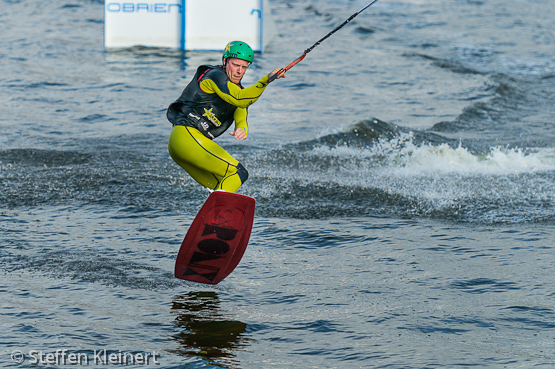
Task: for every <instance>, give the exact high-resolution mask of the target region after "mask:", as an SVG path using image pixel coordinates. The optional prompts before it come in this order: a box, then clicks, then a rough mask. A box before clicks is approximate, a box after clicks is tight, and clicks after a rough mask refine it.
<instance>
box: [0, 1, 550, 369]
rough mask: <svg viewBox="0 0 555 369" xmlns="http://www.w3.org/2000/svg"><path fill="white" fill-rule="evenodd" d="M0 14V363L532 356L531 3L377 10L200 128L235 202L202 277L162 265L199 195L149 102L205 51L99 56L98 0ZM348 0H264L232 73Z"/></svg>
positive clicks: (538, 228) (543, 73)
mask: <svg viewBox="0 0 555 369" xmlns="http://www.w3.org/2000/svg"><path fill="white" fill-rule="evenodd" d="M2 5H3V10H4V11H3V13H2V14H0V31H1V34H2V38H1V39H0V43H1V48H0V56H1V58H0V63H1V64H0V65H1V66H2V70H3V72H4V73H3V74H2V76H1V77H0V86H1V88H0V96H1V101H2V104H1V105H0V126H1V128H2V134H1V135H0V189H1V190H0V191H1V192H0V258H1V261H2V263H1V272H0V273H1V275H2V278H1V280H0V291H1V294H2V300H1V310H0V325H1V327H2V330H1V332H0V342H2V343H3V344H2V346H0V364H1V366H2V367H20V368H35V367H39V366H40V365H37V363H35V362H34V361H33V360H36V359H37V358H42V359H43V362H42V364H43V365H42V366H41V367H68V366H73V367H75V366H76V365H72V364H71V363H70V362H69V354H74V355H81V357H82V358H87V359H88V360H89V362H88V363H81V364H88V365H81V367H87V366H96V367H99V366H100V367H102V366H106V367H110V366H116V365H117V363H116V364H113V363H112V364H109V363H106V362H105V361H104V362H102V359H103V357H102V356H98V355H100V354H101V353H102V352H103V351H102V350H106V351H105V353H106V355H107V356H106V357H109V355H110V354H112V355H114V358H115V360H116V361H117V360H122V359H121V358H122V357H124V356H125V354H127V355H128V356H127V357H128V358H129V357H132V358H133V359H134V360H137V358H138V357H144V356H145V355H146V354H147V353H148V354H150V355H152V354H153V353H154V354H155V356H154V357H153V356H150V358H149V360H148V363H147V364H146V365H144V364H142V363H141V362H138V361H135V362H134V364H133V365H129V366H130V367H160V368H245V369H246V368H363V367H364V368H366V367H369V368H386V367H387V368H433V367H439V368H457V367H469V366H475V367H480V368H481V367H487V368H530V367H546V368H551V367H553V366H554V364H553V363H554V362H555V347H554V342H555V341H554V339H555V335H554V334H555V324H554V323H553V322H554V321H555V320H554V318H555V298H554V297H555V296H554V293H553V291H552V288H551V287H552V286H553V282H554V281H553V279H554V276H555V274H554V273H553V271H552V269H553V268H552V265H553V263H554V261H555V260H554V259H555V257H554V252H553V239H555V223H554V219H555V190H554V188H555V186H554V183H555V145H554V144H553V142H555V140H554V139H555V134H554V132H555V131H554V129H553V123H554V121H553V116H555V110H554V107H553V106H554V105H553V103H552V101H553V98H554V97H555V87H554V86H555V85H554V84H553V81H554V80H555V64H554V62H553V57H552V56H553V45H554V44H555V33H554V31H553V27H552V25H553V21H552V20H553V19H554V16H555V14H554V10H555V9H554V8H555V6H554V4H553V3H552V2H549V1H547V0H520V1H517V0H514V1H501V0H493V1H477V0H467V1H454V0H449V1H420V0H399V1H387V0H380V2H378V3H376V4H375V5H374V6H372V7H371V8H369V9H368V10H367V11H365V12H364V13H362V14H361V15H360V16H359V17H357V18H356V19H355V20H354V21H353V22H351V23H350V24H349V25H348V26H346V27H345V28H344V29H342V30H341V31H340V32H338V33H336V34H335V35H334V36H333V37H332V38H330V39H328V40H326V41H325V42H324V43H323V44H322V45H320V46H319V47H317V48H316V49H314V51H313V52H311V53H310V54H309V55H308V56H307V58H306V59H305V60H304V61H303V62H302V63H300V64H298V65H297V66H296V67H295V68H293V69H292V70H291V71H290V72H289V73H288V75H287V78H286V79H285V80H279V81H276V82H275V83H274V84H272V85H271V86H270V87H269V88H268V89H267V91H266V92H265V93H264V95H263V96H262V98H261V99H260V101H259V102H257V103H256V104H255V105H253V106H252V107H251V108H250V109H249V112H250V122H251V131H250V135H249V139H248V140H247V141H245V142H240V143H238V142H236V141H234V140H232V139H231V138H230V137H223V136H222V137H221V138H219V139H218V141H219V143H220V144H221V145H222V146H224V147H225V148H226V149H228V150H229V151H230V152H231V153H232V154H233V155H234V156H235V157H237V158H238V159H239V160H240V161H241V162H242V163H243V164H244V165H245V166H246V167H247V168H248V170H249V172H250V178H249V181H248V182H247V183H246V184H245V185H244V186H243V187H242V188H241V191H240V192H241V193H243V194H246V195H249V196H253V197H254V198H255V199H256V201H257V210H256V216H255V224H254V228H253V233H252V236H251V241H250V244H249V247H248V249H247V251H246V253H245V255H244V257H243V260H242V261H241V263H240V264H239V266H238V267H237V269H236V270H235V271H234V272H233V273H232V274H231V275H230V276H229V277H228V278H227V279H226V280H225V281H223V282H222V283H220V284H219V285H217V286H206V285H199V284H194V283H188V282H184V281H181V280H177V279H175V278H174V277H173V266H174V262H175V257H176V254H177V251H178V248H179V245H180V243H181V240H182V238H183V236H184V235H185V233H186V231H187V228H188V226H189V224H190V223H191V221H192V219H193V217H194V216H195V215H196V212H197V211H198V209H199V208H200V206H201V205H202V203H203V202H204V200H205V199H206V197H207V195H208V193H207V191H206V190H204V189H202V188H199V186H198V185H197V184H196V183H195V182H194V181H193V180H192V179H190V178H189V177H188V176H187V175H186V174H185V173H184V172H183V171H182V170H181V169H180V168H179V167H178V166H177V165H176V164H175V163H173V161H172V160H171V159H170V158H169V155H168V154H167V148H166V145H167V137H168V134H169V130H170V125H169V123H168V122H167V121H166V120H165V109H166V107H167V105H168V104H169V103H170V102H171V101H173V100H174V99H175V98H176V97H177V96H178V95H179V93H180V92H181V90H182V89H183V87H184V86H185V85H186V84H187V83H188V81H189V79H190V78H191V76H192V75H193V74H194V71H195V69H196V66H197V65H198V64H200V63H215V62H217V61H218V58H219V57H220V54H219V53H200V52H188V53H185V54H183V53H181V52H179V51H174V50H163V49H147V48H141V47H137V48H132V49H126V50H111V51H105V50H104V48H103V44H102V39H103V2H101V1H92V0H90V1H85V0H78V1H73V2H68V1H66V0H54V1H52V2H48V3H32V2H26V1H16V0H12V1H7V0H4V1H3V2H2ZM364 5H365V4H363V3H360V2H353V1H347V0H342V1H339V2H328V1H326V2H322V1H320V2H316V1H308V0H302V1H287V2H284V1H272V7H273V11H274V17H275V20H276V23H277V24H278V28H279V31H280V37H279V38H278V39H276V40H275V41H274V42H273V43H272V44H271V47H270V49H269V50H268V52H267V53H265V54H264V55H259V56H257V61H256V63H255V64H254V65H253V66H252V67H251V68H250V70H249V71H248V72H247V76H246V77H245V79H246V80H247V81H246V84H249V83H252V82H254V81H256V80H257V79H258V78H259V77H260V76H261V75H262V74H264V73H267V72H268V71H270V70H272V69H273V68H275V67H277V66H282V65H286V64H288V63H289V62H290V61H291V60H293V59H295V58H296V57H297V56H299V55H300V53H302V50H304V49H306V48H307V47H308V46H310V45H311V44H312V43H314V42H315V41H316V40H317V39H319V38H320V37H322V36H323V35H324V34H326V33H327V32H328V31H329V30H331V29H333V27H335V26H337V25H339V24H340V23H341V22H342V21H343V20H344V19H346V18H347V17H348V16H349V15H350V14H352V13H353V12H354V11H356V10H358V9H360V8H361V7H362V6H364ZM226 136H227V135H226ZM62 350H65V355H66V356H64V357H65V359H66V361H65V365H60V364H64V362H61V361H60V360H61V359H60V358H61V357H62ZM18 352H21V354H23V355H25V362H24V363H23V364H19V365H18V364H16V363H15V361H17V359H18V358H20V356H18ZM14 353H15V354H14ZM40 353H42V354H43V356H40ZM57 353H58V354H57ZM56 354H57V355H58V356H57V359H56ZM12 355H14V356H13V358H12ZM48 355H51V356H50V358H54V359H53V360H54V362H55V363H53V362H48V360H47V359H48V357H49V356H48ZM118 355H119V356H118ZM141 355H142V356H141ZM14 359H15V361H14ZM56 360H58V361H56ZM94 360H97V361H100V362H94ZM119 363H120V364H121V361H120V362H119ZM55 364H56V365H55Z"/></svg>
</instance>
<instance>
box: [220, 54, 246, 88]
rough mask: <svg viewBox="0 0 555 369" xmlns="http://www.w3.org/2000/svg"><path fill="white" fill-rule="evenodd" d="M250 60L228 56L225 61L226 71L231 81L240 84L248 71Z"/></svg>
mask: <svg viewBox="0 0 555 369" xmlns="http://www.w3.org/2000/svg"><path fill="white" fill-rule="evenodd" d="M248 67H249V62H248V61H246V60H243V59H237V58H227V60H226V63H225V71H226V73H227V76H228V77H229V79H230V80H231V82H233V83H235V84H238V83H239V82H241V78H243V75H244V74H245V72H246V71H247V68H248Z"/></svg>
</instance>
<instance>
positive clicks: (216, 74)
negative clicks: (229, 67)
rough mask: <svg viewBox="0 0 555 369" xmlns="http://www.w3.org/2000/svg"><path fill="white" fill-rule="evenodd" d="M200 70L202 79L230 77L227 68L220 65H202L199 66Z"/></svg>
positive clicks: (224, 78)
mask: <svg viewBox="0 0 555 369" xmlns="http://www.w3.org/2000/svg"><path fill="white" fill-rule="evenodd" d="M199 72H202V79H204V78H210V79H212V80H215V79H216V80H218V81H219V80H222V79H223V80H226V79H228V78H227V74H226V73H225V70H224V69H223V67H222V66H220V65H201V66H200V67H199Z"/></svg>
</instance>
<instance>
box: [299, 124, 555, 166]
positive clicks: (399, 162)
mask: <svg viewBox="0 0 555 369" xmlns="http://www.w3.org/2000/svg"><path fill="white" fill-rule="evenodd" d="M413 139H414V134H413V133H412V132H411V133H401V134H400V135H399V136H398V137H396V138H394V139H391V140H385V139H380V140H379V141H378V142H377V143H376V144H374V145H373V146H371V147H368V148H365V149H360V148H351V147H349V146H336V147H331V148H330V147H328V146H320V147H315V148H313V149H312V150H311V151H310V152H309V153H310V155H313V156H314V157H320V158H333V157H338V158H343V159H351V160H352V161H353V162H354V163H356V164H357V165H358V164H360V161H363V160H367V161H368V162H369V163H371V164H379V166H381V167H385V169H386V170H387V171H388V172H390V173H395V174H397V175H407V176H411V175H412V176H418V175H430V174H434V173H436V174H461V175H478V176H484V175H514V174H524V173H540V172H549V171H554V170H555V148H531V149H526V150H525V149H522V148H504V147H492V148H490V150H489V151H487V152H483V153H475V152H472V151H471V150H469V149H468V148H465V147H463V146H462V145H461V144H459V146H458V147H452V146H450V145H449V144H447V143H442V144H439V145H434V144H431V143H427V144H422V145H416V144H415V143H414V142H413ZM374 169H378V168H376V166H374Z"/></svg>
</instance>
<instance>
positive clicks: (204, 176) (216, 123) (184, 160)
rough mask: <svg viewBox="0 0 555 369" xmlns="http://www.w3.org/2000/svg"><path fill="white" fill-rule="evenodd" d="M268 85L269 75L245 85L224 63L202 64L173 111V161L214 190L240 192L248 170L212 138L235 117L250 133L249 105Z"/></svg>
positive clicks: (170, 146)
mask: <svg viewBox="0 0 555 369" xmlns="http://www.w3.org/2000/svg"><path fill="white" fill-rule="evenodd" d="M267 85H268V76H264V77H263V78H262V79H260V80H259V81H258V82H257V83H256V84H255V85H253V86H251V87H247V88H243V87H242V86H241V85H240V84H239V85H236V84H234V83H233V82H231V81H230V80H229V78H228V76H227V74H226V72H225V69H224V67H223V66H207V65H202V66H200V67H199V68H198V69H197V72H196V74H195V76H194V77H193V80H192V81H191V82H190V83H189V84H188V85H187V87H186V88H185V89H184V90H183V93H182V94H181V96H180V97H179V99H177V100H176V101H175V102H173V103H172V104H171V105H170V106H169V108H168V111H167V117H168V120H169V121H170V122H171V123H172V124H173V129H172V132H171V134H170V139H169V143H168V150H169V153H170V155H171V157H172V158H173V160H174V161H175V162H176V163H177V164H179V165H180V166H181V167H182V168H183V169H185V170H186V171H187V172H188V173H189V174H190V175H191V176H192V177H193V178H194V179H195V180H196V181H197V182H199V183H200V184H201V185H203V186H205V187H207V188H210V189H214V190H217V189H223V190H225V191H228V192H236V191H237V190H238V189H239V187H240V186H241V185H242V184H243V183H244V182H245V181H246V180H247V178H248V172H247V170H246V169H245V168H244V167H243V165H241V164H240V163H239V162H238V161H237V160H235V158H233V157H232V156H231V155H230V154H229V153H227V152H226V151H225V150H224V149H222V148H221V147H220V146H219V145H218V144H216V143H215V142H213V141H212V139H214V138H216V137H218V136H220V135H221V134H222V133H224V132H225V131H226V130H227V129H228V128H229V127H230V126H231V124H232V123H233V122H234V121H235V129H238V128H243V129H244V130H245V133H247V134H248V129H249V125H248V114H247V108H248V106H250V105H251V104H253V103H254V102H255V101H256V100H258V98H259V97H260V95H261V94H262V92H264V89H265V88H266V86H267Z"/></svg>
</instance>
